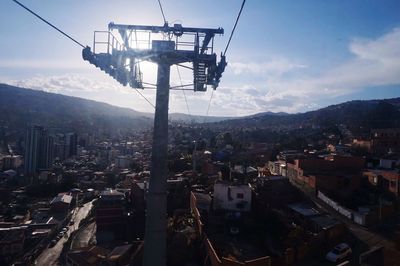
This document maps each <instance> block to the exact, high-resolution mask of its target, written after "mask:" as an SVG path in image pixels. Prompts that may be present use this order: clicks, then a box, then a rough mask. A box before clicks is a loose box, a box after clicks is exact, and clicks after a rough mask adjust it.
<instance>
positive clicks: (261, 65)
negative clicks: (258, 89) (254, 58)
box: [229, 58, 307, 75]
mask: <svg viewBox="0 0 400 266" xmlns="http://www.w3.org/2000/svg"><path fill="white" fill-rule="evenodd" d="M229 67H231V68H232V69H233V72H234V73H235V74H246V73H251V74H266V73H272V74H275V75H276V74H284V73H287V72H290V71H293V70H295V69H301V68H306V67H307V66H306V65H304V64H299V63H295V62H291V61H290V60H288V59H286V58H274V59H270V60H268V61H264V62H247V63H243V62H232V63H229Z"/></svg>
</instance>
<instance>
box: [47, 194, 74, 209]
mask: <svg viewBox="0 0 400 266" xmlns="http://www.w3.org/2000/svg"><path fill="white" fill-rule="evenodd" d="M71 201H72V196H70V195H67V194H60V195H58V196H57V197H54V198H53V199H52V201H51V202H50V209H51V211H52V212H62V213H66V212H67V211H68V210H69V207H70V205H71Z"/></svg>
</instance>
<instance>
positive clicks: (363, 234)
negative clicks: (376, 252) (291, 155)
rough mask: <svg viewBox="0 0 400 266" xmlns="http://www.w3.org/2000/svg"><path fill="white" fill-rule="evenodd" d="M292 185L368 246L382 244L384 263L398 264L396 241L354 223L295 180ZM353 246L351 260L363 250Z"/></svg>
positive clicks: (399, 263)
mask: <svg viewBox="0 0 400 266" xmlns="http://www.w3.org/2000/svg"><path fill="white" fill-rule="evenodd" d="M291 183H292V184H293V185H294V186H296V187H297V188H299V189H300V190H301V191H303V193H304V194H305V195H306V196H307V197H308V198H309V199H310V200H311V201H313V202H314V203H315V204H316V205H317V207H318V209H320V210H321V211H323V212H326V213H329V214H330V215H331V216H332V217H334V218H336V219H338V220H339V221H341V222H343V223H344V224H345V225H346V227H347V228H348V229H349V230H350V232H351V233H352V234H353V235H354V236H355V237H356V238H357V239H358V240H360V241H361V242H363V243H364V244H366V245H367V246H368V248H370V249H371V248H374V247H379V246H383V247H385V249H384V256H385V265H400V252H399V250H397V249H396V243H395V242H393V241H391V240H390V239H388V238H386V237H384V236H383V235H381V234H378V233H376V232H373V231H371V230H369V229H368V228H366V227H363V226H361V225H359V224H356V223H354V222H353V221H352V220H350V219H348V218H347V217H345V216H343V215H341V214H340V213H338V212H337V211H336V210H334V209H333V208H332V207H331V206H329V205H328V204H326V203H325V202H323V201H322V200H321V199H319V198H317V197H316V196H315V194H313V193H310V192H307V191H305V190H304V189H303V188H302V187H301V186H299V185H298V184H296V183H295V182H291ZM352 248H353V256H352V257H353V260H358V258H357V257H358V255H359V254H360V252H364V251H365V250H360V251H359V252H354V250H355V248H358V247H352Z"/></svg>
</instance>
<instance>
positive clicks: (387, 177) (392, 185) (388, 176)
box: [363, 170, 400, 197]
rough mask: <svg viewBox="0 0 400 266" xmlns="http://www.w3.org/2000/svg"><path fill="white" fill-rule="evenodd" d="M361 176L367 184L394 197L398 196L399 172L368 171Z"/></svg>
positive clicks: (399, 192)
mask: <svg viewBox="0 0 400 266" xmlns="http://www.w3.org/2000/svg"><path fill="white" fill-rule="evenodd" d="M363 175H364V176H365V177H367V178H368V182H369V183H370V184H371V185H372V186H374V187H377V188H379V189H380V190H382V191H384V192H389V193H391V194H393V195H394V196H396V197H399V196H400V182H399V181H400V172H399V171H396V170H368V171H364V172H363Z"/></svg>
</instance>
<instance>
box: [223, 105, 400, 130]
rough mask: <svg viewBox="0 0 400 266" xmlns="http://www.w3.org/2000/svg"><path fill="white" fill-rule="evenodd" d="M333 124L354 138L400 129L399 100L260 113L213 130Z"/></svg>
mask: <svg viewBox="0 0 400 266" xmlns="http://www.w3.org/2000/svg"><path fill="white" fill-rule="evenodd" d="M337 124H345V125H346V126H347V127H348V128H349V129H351V130H352V131H353V132H354V133H355V134H358V133H360V134H362V133H367V132H369V131H370V129H371V128H389V127H400V98H393V99H385V100H369V101H350V102H345V103H341V104H337V105H331V106H328V107H326V108H322V109H319V110H316V111H311V112H306V113H298V114H285V113H278V114H274V113H264V114H263V113H262V114H257V115H253V116H248V117H243V118H239V119H232V120H226V121H222V122H219V123H216V126H223V127H225V126H229V127H241V128H254V127H256V128H270V129H275V130H280V129H284V130H285V129H295V128H307V127H329V126H332V125H337Z"/></svg>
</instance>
